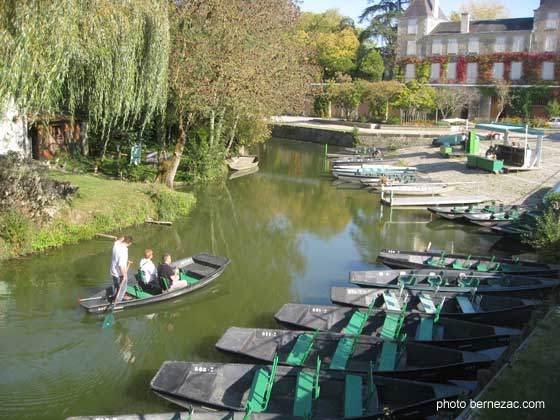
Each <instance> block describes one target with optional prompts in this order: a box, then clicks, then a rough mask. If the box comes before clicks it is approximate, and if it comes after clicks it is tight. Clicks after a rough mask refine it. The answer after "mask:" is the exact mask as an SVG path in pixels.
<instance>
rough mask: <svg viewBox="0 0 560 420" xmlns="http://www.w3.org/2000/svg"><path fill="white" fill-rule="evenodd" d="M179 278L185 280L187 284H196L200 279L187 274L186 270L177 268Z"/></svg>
mask: <svg viewBox="0 0 560 420" xmlns="http://www.w3.org/2000/svg"><path fill="white" fill-rule="evenodd" d="M179 280H184V281H186V282H187V283H188V284H189V285H191V284H196V283H198V282H199V281H200V279H197V278H195V277H192V276H189V275H188V274H187V271H186V270H183V269H179Z"/></svg>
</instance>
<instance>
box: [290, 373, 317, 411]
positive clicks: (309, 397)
mask: <svg viewBox="0 0 560 420" xmlns="http://www.w3.org/2000/svg"><path fill="white" fill-rule="evenodd" d="M313 379H314V375H313V373H312V372H306V371H303V370H302V371H300V372H298V375H297V383H296V392H295V399H294V410H293V414H294V416H297V417H311V411H312V408H313Z"/></svg>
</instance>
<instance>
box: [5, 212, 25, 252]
mask: <svg viewBox="0 0 560 420" xmlns="http://www.w3.org/2000/svg"><path fill="white" fill-rule="evenodd" d="M30 230H31V222H30V221H29V219H28V218H27V217H25V216H24V215H23V214H22V213H21V212H20V211H17V210H9V211H8V212H7V213H6V214H4V216H3V217H2V219H0V238H2V239H3V240H4V241H5V242H6V243H7V244H8V245H9V247H10V249H11V254H12V255H18V254H20V253H22V252H23V251H24V250H25V249H26V245H27V241H28V238H29V233H30Z"/></svg>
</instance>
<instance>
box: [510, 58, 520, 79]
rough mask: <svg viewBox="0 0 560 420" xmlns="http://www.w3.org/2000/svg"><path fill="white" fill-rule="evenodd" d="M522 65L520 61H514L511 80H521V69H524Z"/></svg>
mask: <svg viewBox="0 0 560 420" xmlns="http://www.w3.org/2000/svg"><path fill="white" fill-rule="evenodd" d="M522 68H523V67H522V64H521V62H520V61H513V62H512V63H511V69H510V76H509V78H510V79H511V80H519V79H521V69H522Z"/></svg>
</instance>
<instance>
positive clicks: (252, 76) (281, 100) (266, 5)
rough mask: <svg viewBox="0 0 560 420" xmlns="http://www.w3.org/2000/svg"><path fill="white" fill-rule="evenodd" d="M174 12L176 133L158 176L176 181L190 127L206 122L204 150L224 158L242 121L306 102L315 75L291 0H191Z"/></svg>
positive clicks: (171, 81)
mask: <svg viewBox="0 0 560 420" xmlns="http://www.w3.org/2000/svg"><path fill="white" fill-rule="evenodd" d="M170 13H171V17H170V20H171V23H172V26H171V39H172V50H171V54H170V65H169V84H170V101H171V104H172V107H171V110H172V111H173V113H174V114H175V115H176V120H177V125H178V135H177V139H176V142H175V147H174V152H173V155H172V157H171V158H170V159H168V160H164V161H163V162H162V164H161V165H160V170H159V174H158V177H157V180H158V181H159V182H163V183H165V184H167V185H168V186H170V187H172V186H173V181H174V179H175V175H176V173H177V169H178V167H179V164H180V158H181V155H182V154H183V150H184V148H185V144H186V142H187V138H188V132H189V129H190V128H191V127H193V126H194V125H196V126H197V127H198V128H200V127H204V128H205V131H207V133H208V134H207V138H204V139H202V140H201V141H204V142H207V147H206V148H205V150H206V153H207V154H209V155H215V156H219V155H221V154H224V153H225V150H226V149H229V148H230V147H231V146H232V144H233V142H234V141H235V139H236V138H237V139H239V136H238V128H239V126H240V122H244V123H246V122H247V121H256V120H257V119H264V118H265V117H267V116H270V115H273V114H276V113H280V112H282V111H288V110H290V109H291V108H293V107H296V108H297V107H299V106H302V104H303V98H304V96H305V94H306V92H307V91H308V89H309V88H310V81H311V79H310V71H309V67H308V66H307V64H306V63H305V55H304V53H303V50H302V48H300V46H299V44H296V42H295V41H294V38H293V31H294V28H295V23H296V18H297V7H296V5H295V4H294V2H293V1H292V0H260V1H258V2H247V1H244V0H193V1H189V2H180V3H179V2H178V3H175V4H174V5H173V6H171V12H170ZM199 132H200V131H199ZM202 137H205V136H199V138H202Z"/></svg>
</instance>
